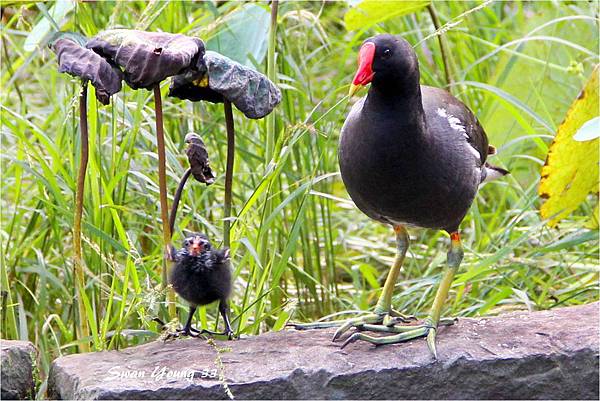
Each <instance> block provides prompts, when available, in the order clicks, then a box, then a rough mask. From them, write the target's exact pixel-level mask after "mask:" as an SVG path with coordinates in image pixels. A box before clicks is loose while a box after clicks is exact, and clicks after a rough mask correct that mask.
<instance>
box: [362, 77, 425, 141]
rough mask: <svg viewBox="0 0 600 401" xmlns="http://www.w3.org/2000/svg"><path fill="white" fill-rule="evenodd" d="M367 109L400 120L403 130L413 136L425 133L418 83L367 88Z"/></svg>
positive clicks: (383, 116) (396, 120)
mask: <svg viewBox="0 0 600 401" xmlns="http://www.w3.org/2000/svg"><path fill="white" fill-rule="evenodd" d="M364 107H365V108H366V109H367V110H373V111H375V110H376V111H377V112H378V113H379V114H378V115H379V116H380V117H381V118H385V119H389V120H390V121H392V122H394V124H397V123H398V122H400V123H401V124H402V126H403V127H404V129H403V130H402V131H404V132H411V133H412V134H413V135H415V136H422V135H425V134H426V127H425V112H424V111H423V101H422V98H421V87H420V85H419V83H418V81H417V82H416V84H414V83H413V84H411V85H384V84H380V85H377V84H376V83H375V82H374V84H373V85H371V88H369V93H368V95H367V99H366V100H365V106H364Z"/></svg>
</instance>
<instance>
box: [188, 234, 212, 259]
mask: <svg viewBox="0 0 600 401" xmlns="http://www.w3.org/2000/svg"><path fill="white" fill-rule="evenodd" d="M211 248H212V246H211V244H210V241H209V240H208V237H207V236H206V235H204V234H198V233H194V234H192V235H189V236H188V237H187V238H186V239H184V240H183V249H184V250H186V251H187V252H188V254H189V255H190V256H200V255H201V254H203V253H205V252H208V251H210V250H211Z"/></svg>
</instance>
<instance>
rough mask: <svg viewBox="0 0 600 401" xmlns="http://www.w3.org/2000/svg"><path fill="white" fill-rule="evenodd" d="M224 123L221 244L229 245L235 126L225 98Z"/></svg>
mask: <svg viewBox="0 0 600 401" xmlns="http://www.w3.org/2000/svg"><path fill="white" fill-rule="evenodd" d="M223 108H224V110H225V125H226V127H227V166H226V167H225V205H224V208H223V209H224V210H223V216H224V220H223V245H224V246H226V247H229V246H230V244H231V220H230V219H229V218H230V217H231V201H232V196H231V195H232V194H231V187H232V185H233V162H234V161H235V127H234V125H233V112H232V110H231V102H230V101H229V100H225V102H224V103H223Z"/></svg>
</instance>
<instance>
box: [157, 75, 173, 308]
mask: <svg viewBox="0 0 600 401" xmlns="http://www.w3.org/2000/svg"><path fill="white" fill-rule="evenodd" d="M154 112H155V114H156V145H157V147H158V150H157V152H158V189H159V192H160V217H161V220H162V231H163V255H166V252H168V251H169V249H168V246H169V244H170V243H171V230H170V227H169V202H168V199H167V161H166V151H165V132H164V128H163V113H162V98H161V94H160V84H156V85H155V86H154ZM167 282H168V264H167V260H166V257H165V258H163V269H162V288H166V287H167ZM167 300H168V301H169V302H168V305H169V315H171V316H174V315H175V314H176V312H177V311H176V308H175V294H174V293H173V290H169V293H168V296H167ZM171 301H172V302H171Z"/></svg>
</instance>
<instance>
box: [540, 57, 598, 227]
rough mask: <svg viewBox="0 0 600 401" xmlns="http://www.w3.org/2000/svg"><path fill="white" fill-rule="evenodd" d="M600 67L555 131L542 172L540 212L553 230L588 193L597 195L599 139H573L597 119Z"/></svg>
mask: <svg viewBox="0 0 600 401" xmlns="http://www.w3.org/2000/svg"><path fill="white" fill-rule="evenodd" d="M599 75H600V71H599V66H596V68H595V69H594V71H593V72H592V77H591V78H590V79H589V81H588V82H587V84H586V85H585V87H584V88H583V90H582V91H581V93H580V94H579V96H577V99H575V101H574V102H573V104H571V107H570V108H569V111H568V112H567V115H566V117H565V120H564V121H563V122H562V124H561V125H560V126H559V127H558V130H557V132H556V137H555V138H554V141H553V142H552V145H550V149H549V150H548V157H547V159H546V164H545V165H544V167H543V168H542V180H541V183H540V187H539V191H538V192H539V194H540V196H541V197H542V198H546V202H544V204H543V205H542V208H541V210H540V212H541V214H542V217H543V218H550V219H551V220H550V221H549V223H548V225H550V226H555V225H556V224H557V223H558V222H559V221H560V220H561V219H562V218H564V217H566V216H567V215H569V213H571V212H572V211H573V210H575V209H576V208H577V207H578V206H579V205H580V204H581V203H582V202H584V201H585V199H586V197H587V196H588V194H590V193H598V161H599V160H598V144H599V142H598V138H597V137H596V138H595V139H593V140H587V141H583V142H580V141H576V140H574V139H573V136H574V135H575V133H576V132H577V131H578V129H579V128H580V127H581V126H582V125H584V124H585V123H586V122H588V121H589V120H591V119H593V118H595V117H597V116H598V83H599Z"/></svg>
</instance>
